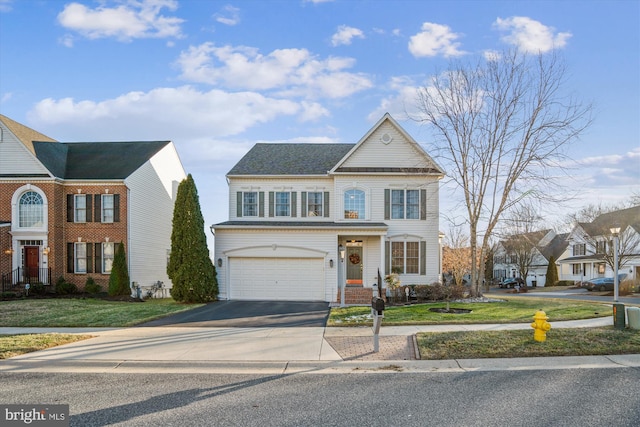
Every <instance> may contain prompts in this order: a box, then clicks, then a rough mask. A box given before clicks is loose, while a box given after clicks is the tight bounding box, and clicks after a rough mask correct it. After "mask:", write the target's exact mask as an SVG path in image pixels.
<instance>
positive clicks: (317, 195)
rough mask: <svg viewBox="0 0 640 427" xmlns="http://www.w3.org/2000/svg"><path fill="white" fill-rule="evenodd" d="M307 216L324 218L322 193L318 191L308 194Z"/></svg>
mask: <svg viewBox="0 0 640 427" xmlns="http://www.w3.org/2000/svg"><path fill="white" fill-rule="evenodd" d="M307 215H308V216H322V215H323V210H322V193H321V192H318V191H314V192H308V193H307Z"/></svg>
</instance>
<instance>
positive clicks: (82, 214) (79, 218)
mask: <svg viewBox="0 0 640 427" xmlns="http://www.w3.org/2000/svg"><path fill="white" fill-rule="evenodd" d="M89 199H91V196H89ZM73 206H74V212H73V221H74V222H87V195H86V194H75V195H74V196H73ZM89 215H91V214H89Z"/></svg>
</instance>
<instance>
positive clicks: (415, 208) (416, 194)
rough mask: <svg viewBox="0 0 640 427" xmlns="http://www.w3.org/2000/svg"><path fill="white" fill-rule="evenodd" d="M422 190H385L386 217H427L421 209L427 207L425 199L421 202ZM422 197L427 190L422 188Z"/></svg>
mask: <svg viewBox="0 0 640 427" xmlns="http://www.w3.org/2000/svg"><path fill="white" fill-rule="evenodd" d="M420 193H421V191H420V190H385V195H384V197H385V219H426V216H425V214H424V213H422V214H421V212H420V211H421V209H425V206H424V205H425V202H426V201H425V200H423V201H422V205H423V206H422V207H421V204H420ZM422 193H423V195H422V197H423V198H424V197H426V192H425V191H424V190H422Z"/></svg>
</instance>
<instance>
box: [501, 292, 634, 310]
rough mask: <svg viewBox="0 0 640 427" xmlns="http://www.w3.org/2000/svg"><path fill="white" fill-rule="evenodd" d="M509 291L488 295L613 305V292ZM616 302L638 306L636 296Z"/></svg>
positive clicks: (619, 298) (621, 298)
mask: <svg viewBox="0 0 640 427" xmlns="http://www.w3.org/2000/svg"><path fill="white" fill-rule="evenodd" d="M509 291H510V290H507V289H500V288H491V291H490V293H492V294H494V295H496V294H507V295H518V296H528V297H535V298H561V299H575V300H584V301H596V302H606V303H611V304H613V292H589V291H587V290H586V289H562V290H557V291H554V292H536V291H531V292H527V293H522V294H509V293H508V292H509ZM618 302H620V303H622V304H629V305H638V306H640V297H639V296H638V295H637V294H634V295H633V296H626V297H618Z"/></svg>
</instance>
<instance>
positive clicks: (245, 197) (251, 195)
mask: <svg viewBox="0 0 640 427" xmlns="http://www.w3.org/2000/svg"><path fill="white" fill-rule="evenodd" d="M242 216H258V192H256V191H246V192H243V193H242Z"/></svg>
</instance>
